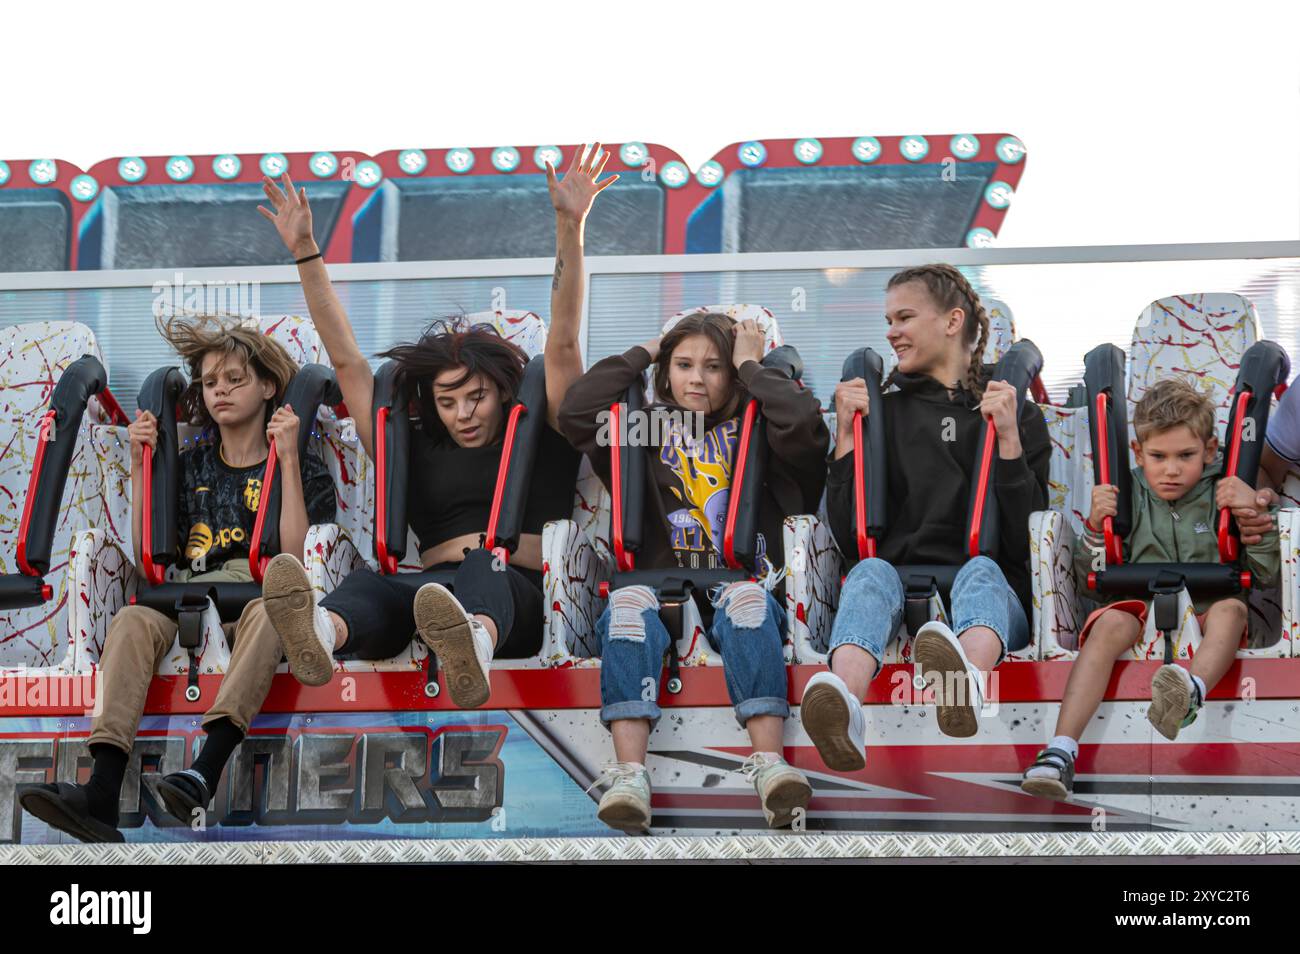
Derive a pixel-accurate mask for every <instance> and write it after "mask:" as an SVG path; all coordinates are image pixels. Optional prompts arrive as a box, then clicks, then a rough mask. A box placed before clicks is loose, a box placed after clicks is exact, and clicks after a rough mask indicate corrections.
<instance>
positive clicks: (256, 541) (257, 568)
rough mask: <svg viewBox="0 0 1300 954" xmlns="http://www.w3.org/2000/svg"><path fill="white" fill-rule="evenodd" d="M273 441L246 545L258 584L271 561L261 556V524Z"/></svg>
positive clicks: (272, 474) (271, 469) (272, 471)
mask: <svg viewBox="0 0 1300 954" xmlns="http://www.w3.org/2000/svg"><path fill="white" fill-rule="evenodd" d="M275 465H276V453H275V441H271V446H270V447H269V448H268V449H267V452H266V470H264V471H263V472H262V491H261V493H259V494H258V500H257V518H256V519H255V520H254V521H253V539H252V540H250V541H249V545H248V569H249V572H251V573H252V574H253V582H254V583H256V584H257V585H258V586H261V585H262V574H263V573H265V572H266V565H267V564H268V563H270V562H271V558H270V557H264V556H262V524H263V523H264V522H265V520H266V501H267V498H269V497H270V496H271V494H270V492H269V491H270V489H271V481H273V480H274V479H275Z"/></svg>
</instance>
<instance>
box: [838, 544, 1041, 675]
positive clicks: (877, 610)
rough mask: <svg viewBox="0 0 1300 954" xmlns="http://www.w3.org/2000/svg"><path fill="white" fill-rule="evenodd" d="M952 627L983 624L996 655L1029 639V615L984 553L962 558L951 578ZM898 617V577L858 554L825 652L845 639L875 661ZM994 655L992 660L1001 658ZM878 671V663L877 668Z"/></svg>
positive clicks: (900, 608)
mask: <svg viewBox="0 0 1300 954" xmlns="http://www.w3.org/2000/svg"><path fill="white" fill-rule="evenodd" d="M950 597H951V599H950V602H951V604H952V612H951V613H950V614H949V618H950V619H951V620H952V622H953V625H952V631H953V632H954V633H956V634H957V635H961V634H962V633H964V632H965V631H966V630H968V629H970V628H971V627H972V626H987V627H988V628H989V629H991V630H993V632H995V633H997V635H998V640H999V641H1000V642H1001V643H1002V656H1005V655H1006V654H1007V653H1008V652H1013V651H1015V650H1017V649H1024V648H1025V647H1026V646H1028V645H1029V621H1028V620H1027V619H1026V618H1025V608H1024V606H1022V605H1021V603H1020V598H1019V597H1018V596H1016V591H1015V590H1013V589H1012V588H1011V584H1009V583H1008V582H1007V578H1006V576H1004V575H1003V573H1002V568H1001V567H999V566H998V565H997V564H996V563H994V562H993V561H992V560H990V559H989V558H988V557H985V556H979V557H975V558H974V559H972V560H968V561H967V562H966V563H965V564H964V565H963V566H962V568H961V569H960V570H958V571H957V578H956V579H955V580H953V584H952V593H951V594H950ZM902 621H903V581H902V580H900V579H899V578H898V571H897V570H895V569H894V568H893V566H891V565H890V564H888V563H886V562H885V561H884V560H878V559H875V558H874V557H873V558H871V559H868V560H862V561H861V562H860V563H858V565H857V566H855V567H854V568H853V569H852V570H850V571H849V575H848V576H847V577H846V578H845V580H844V588H843V589H842V590H840V608H839V611H838V612H837V613H836V614H835V625H834V626H833V627H832V629H831V645H830V649H829V651H828V652H829V653H833V652H835V650H836V649H838V648H839V647H840V646H843V645H844V644H845V643H848V644H851V645H853V646H857V647H858V648H860V649H865V650H866V651H867V652H869V653H871V655H872V656H874V657H875V658H876V661H877V662H879V661H880V660H881V659H883V658H884V653H885V647H886V646H888V645H889V641H890V640H891V639H892V638H893V637H894V632H895V631H896V630H897V629H898V627H899V624H900V623H902ZM1002 656H999V657H998V662H1001V661H1002ZM877 672H879V669H877Z"/></svg>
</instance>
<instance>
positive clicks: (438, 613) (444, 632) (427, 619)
mask: <svg viewBox="0 0 1300 954" xmlns="http://www.w3.org/2000/svg"><path fill="white" fill-rule="evenodd" d="M415 625H416V629H417V631H418V632H419V634H420V639H421V640H423V641H424V644H425V645H426V646H428V647H429V649H430V650H432V651H433V654H434V655H435V656H437V657H438V664H439V665H440V666H441V667H442V669H443V671H444V672H445V673H446V674H447V689H448V690H449V691H450V692H451V701H452V702H454V703H456V705H458V706H460V707H461V708H462V709H477V708H478V707H479V706H481V705H483V703H485V702H487V701H488V696H490V695H491V694H492V690H491V688H490V687H489V686H488V681H487V679H485V678H484V677H483V669H482V667H481V666H480V665H479V661H478V654H477V653H476V652H475V651H474V634H473V633H472V632H471V631H470V628H469V621H468V620H467V619H465V614H464V612H462V611H461V608H460V604H459V603H457V602H456V598H455V597H454V596H452V595H451V593H449V592H447V590H445V589H443V588H442V587H441V586H438V585H437V584H432V585H428V586H422V587H420V591H419V592H418V593H416V594H415Z"/></svg>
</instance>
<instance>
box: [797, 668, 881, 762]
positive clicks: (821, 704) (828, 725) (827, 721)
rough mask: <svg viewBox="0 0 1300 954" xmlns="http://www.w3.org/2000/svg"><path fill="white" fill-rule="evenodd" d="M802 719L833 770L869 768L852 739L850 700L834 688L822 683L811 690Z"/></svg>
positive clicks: (801, 707)
mask: <svg viewBox="0 0 1300 954" xmlns="http://www.w3.org/2000/svg"><path fill="white" fill-rule="evenodd" d="M799 719H800V721H801V722H802V723H803V730H804V731H805V732H807V733H808V738H810V739H812V743H813V745H815V746H817V754H818V755H820V756H821V759H822V762H824V763H825V765H826V767H827V768H828V769H830V770H831V771H832V772H856V771H858V770H859V769H862V768H865V767H866V764H867V757H866V755H865V754H864V753H863V751H862V749H860V748H858V747H857V746H855V745H854V744H853V740H852V739H850V738H849V724H850V714H849V707H848V703H846V702H845V701H844V697H843V696H842V695H840V694H839V693H838V692H837V691H836V690H835V688H834V687H832V686H828V685H826V684H824V683H820V684H818V685H815V686H813V687H811V688H810V689H808V690H807V691H806V692H805V693H804V694H803V702H802V703H801V704H800V706H799Z"/></svg>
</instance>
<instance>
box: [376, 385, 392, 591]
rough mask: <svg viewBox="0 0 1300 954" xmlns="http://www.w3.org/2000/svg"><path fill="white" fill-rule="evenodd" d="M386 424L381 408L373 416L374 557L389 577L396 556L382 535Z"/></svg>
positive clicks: (384, 410)
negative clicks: (390, 550) (389, 549)
mask: <svg viewBox="0 0 1300 954" xmlns="http://www.w3.org/2000/svg"><path fill="white" fill-rule="evenodd" d="M387 423H388V408H386V407H381V408H380V409H379V411H378V413H377V414H376V415H375V556H376V557H377V558H378V560H379V572H380V573H384V574H387V575H390V576H391V575H392V574H394V573H396V572H397V554H396V553H389V552H388V540H387V538H386V537H385V535H384V534H385V533H386V530H385V527H386V526H387V523H386V517H387V515H388V507H387V505H386V504H387V497H388V494H387V492H386V489H387V487H388V483H387V481H386V480H385V475H386V473H387V471H388V442H387V440H386V439H385V436H384V435H385V433H386V428H385V425H386V424H387Z"/></svg>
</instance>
